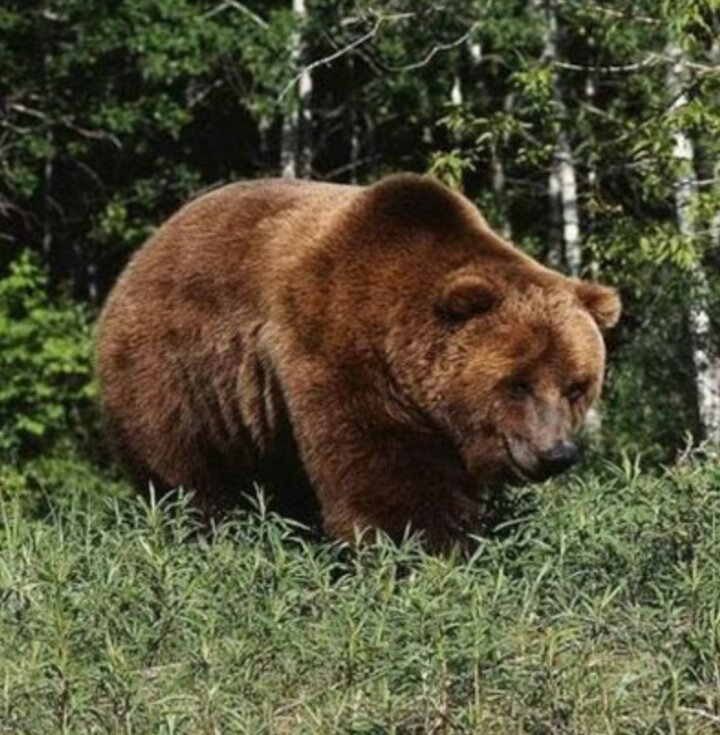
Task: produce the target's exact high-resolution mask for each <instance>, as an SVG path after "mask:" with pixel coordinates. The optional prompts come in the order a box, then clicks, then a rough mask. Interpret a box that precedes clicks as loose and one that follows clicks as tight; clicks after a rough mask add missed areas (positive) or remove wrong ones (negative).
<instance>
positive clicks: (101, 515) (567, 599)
mask: <svg viewBox="0 0 720 735" xmlns="http://www.w3.org/2000/svg"><path fill="white" fill-rule="evenodd" d="M719 466H720V465H719V464H718V458H717V456H712V455H706V456H703V455H702V454H698V455H696V456H695V457H686V458H685V459H684V460H683V462H682V463H680V464H679V465H678V466H677V467H675V468H674V469H673V470H672V471H668V472H664V473H661V474H656V475H650V474H646V473H644V472H643V471H642V470H641V468H640V466H639V465H638V463H637V462H635V461H631V460H630V459H626V460H625V461H624V463H623V464H621V465H619V466H608V467H606V468H605V469H604V470H603V471H602V472H600V473H586V474H585V475H584V476H580V477H576V478H574V479H570V480H567V481H565V482H556V483H548V484H546V485H543V486H541V487H539V488H536V489H535V490H533V491H530V492H528V491H524V492H520V493H519V494H518V495H517V496H515V498H514V502H515V511H516V515H515V517H514V518H512V519H508V520H506V521H505V523H504V525H502V526H500V527H498V528H497V529H496V531H495V533H494V534H493V535H491V536H488V537H487V538H484V539H482V540H481V541H480V543H479V547H478V549H477V552H476V553H475V555H474V556H473V558H472V559H470V560H468V561H461V560H458V559H452V558H450V559H443V558H434V557H430V556H428V555H426V554H425V553H423V552H422V551H421V550H420V549H419V548H418V546H417V544H415V543H413V542H408V543H405V544H403V545H402V546H401V547H394V546H392V545H391V544H389V543H387V542H386V541H384V540H382V539H380V540H378V541H377V542H375V543H372V544H370V545H367V546H365V547H363V548H361V549H359V550H356V551H351V550H350V549H347V548H342V547H339V546H337V545H330V544H328V543H317V542H311V541H309V540H307V539H305V538H303V537H302V535H300V534H299V533H298V532H297V530H295V529H293V528H292V527H291V526H289V525H287V524H285V523H283V522H281V521H280V520H279V519H277V518H275V517H273V516H272V515H268V514H267V513H264V512H263V511H262V505H260V513H259V514H257V515H254V516H252V517H243V518H240V517H239V518H237V519H236V520H233V521H231V522H227V523H225V524H223V525H222V526H221V527H220V528H219V529H218V530H217V532H216V533H215V534H214V535H213V536H212V537H207V536H203V535H200V536H197V535H196V534H195V533H194V526H193V518H192V515H191V513H190V511H189V510H188V509H187V507H186V506H185V505H184V503H183V502H182V501H181V502H180V503H179V504H177V505H168V504H167V503H164V502H163V503H154V504H153V503H149V504H148V503H143V502H141V501H139V500H137V499H132V500H130V499H123V498H120V499H117V500H114V501H105V502H99V501H98V499H97V497H96V496H95V494H94V492H93V491H92V490H90V489H89V488H88V487H87V486H86V481H76V480H75V479H74V477H71V478H70V479H69V480H68V483H67V485H66V487H65V493H66V495H67V499H63V497H62V494H63V493H62V489H61V488H59V487H58V488H55V490H54V492H53V493H52V495H50V497H49V499H48V505H47V507H46V508H45V509H44V510H43V511H42V512H40V513H36V515H35V517H33V516H31V515H30V514H29V513H28V512H26V511H24V510H23V509H22V506H21V503H20V502H19V501H18V499H17V496H16V495H15V494H14V493H13V492H12V491H8V488H7V487H6V486H5V485H4V484H2V485H0V548H1V549H2V564H0V601H1V602H2V604H0V681H2V687H0V731H1V732H7V733H13V734H15V733H17V734H18V735H19V734H21V733H45V732H58V733H60V732H67V733H70V732H88V733H93V732H97V733H100V732H133V733H137V734H138V735H151V734H152V735H156V734H157V733H167V734H169V733H175V734H176V735H181V734H184V733H188V735H189V734H191V733H192V734H193V735H195V733H201V732H237V733H252V734H253V735H261V734H262V733H268V734H270V733H278V732H292V733H297V734H298V735H303V734H304V733H308V734H310V733H312V735H325V734H327V735H336V733H428V732H433V731H438V732H441V731H444V732H448V733H485V732H488V733H489V732H492V733H497V734H498V735H504V734H505V733H507V734H508V735H509V734H510V733H518V732H522V733H531V732H532V733H550V732H552V733H567V734H568V735H569V734H570V733H574V734H575V735H582V734H587V735H596V734H597V733H602V732H608V733H619V732H637V733H640V732H642V733H650V732H658V733H660V732H677V733H680V732H682V733H687V734H688V735H701V734H703V735H704V734H705V733H710V732H713V731H714V724H713V723H714V718H715V717H716V713H717V711H718V708H719V707H720V700H719V696H720V694H719V692H718V688H717V680H718V676H719V675H720V671H719V670H718V661H720V635H719V629H718V616H719V615H720V610H719V609H718V599H719V598H720V565H719V564H718V559H717V548H718V544H720V527H719V526H718V524H717V523H716V521H715V519H716V518H717V517H718V515H720V492H718V487H720V471H719V470H718V467H719ZM0 482H2V479H0Z"/></svg>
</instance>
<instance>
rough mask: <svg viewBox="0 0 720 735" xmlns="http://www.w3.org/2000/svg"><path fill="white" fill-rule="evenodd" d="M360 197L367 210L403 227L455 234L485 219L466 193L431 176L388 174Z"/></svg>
mask: <svg viewBox="0 0 720 735" xmlns="http://www.w3.org/2000/svg"><path fill="white" fill-rule="evenodd" d="M363 201H364V202H365V206H366V207H367V208H368V209H367V210H366V213H367V212H369V213H371V214H372V215H373V216H378V217H380V218H381V219H382V220H383V221H385V222H391V223H396V224H398V225H400V226H402V227H422V228H426V229H429V230H432V231H434V232H443V233H447V234H453V233H455V234H457V233H460V232H462V231H464V230H466V229H467V228H468V227H469V226H471V225H474V224H477V223H478V222H480V223H483V222H484V220H482V217H481V216H480V213H479V212H478V211H477V210H476V209H475V207H474V206H473V205H472V204H471V203H470V202H469V201H467V200H466V199H465V197H463V196H462V195H461V194H459V193H458V192H455V191H452V190H451V189H449V188H448V187H447V186H445V185H444V184H442V183H441V182H440V181H438V180H437V179H434V178H433V177H431V176H420V175H418V174H394V175H392V176H387V177H385V178H384V179H382V180H381V181H379V182H378V183H376V184H374V185H373V186H371V187H370V188H369V189H367V190H366V193H365V197H364V199H363Z"/></svg>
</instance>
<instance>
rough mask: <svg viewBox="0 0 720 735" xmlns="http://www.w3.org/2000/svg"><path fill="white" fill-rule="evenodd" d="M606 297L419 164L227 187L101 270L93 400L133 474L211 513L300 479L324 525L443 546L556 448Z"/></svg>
mask: <svg viewBox="0 0 720 735" xmlns="http://www.w3.org/2000/svg"><path fill="white" fill-rule="evenodd" d="M619 308H620V307H619V301H618V298H617V296H616V295H615V293H614V292H613V291H612V290H610V289H608V288H606V287H603V286H600V285H598V284H594V283H589V282H583V281H577V280H572V279H568V278H566V277H564V276H563V275H561V274H559V273H556V272H554V271H551V270H549V269H547V268H545V267H543V266H541V265H540V264H539V263H537V262H536V261H534V260H532V259H531V258H529V257H528V256H526V255H524V254H523V253H521V252H520V251H518V250H517V249H515V248H514V247H513V246H512V245H510V244H509V243H507V242H505V241H503V240H502V239H501V238H500V237H499V236H498V235H497V234H495V233H494V232H493V231H492V230H491V229H490V228H489V227H488V225H487V223H486V222H485V220H484V219H483V218H482V216H481V215H480V214H479V213H478V211H477V210H476V209H475V208H474V207H473V206H472V205H471V203H470V202H469V201H468V200H466V199H465V198H464V197H462V196H461V195H459V194H457V193H455V192H453V191H451V190H449V189H447V188H445V187H444V186H442V185H441V184H439V183H438V182H436V181H435V180H433V179H430V178H427V177H420V176H415V175H399V176H392V177H389V178H387V179H385V180H383V181H381V182H379V183H378V184H376V185H374V186H371V187H354V186H340V185H331V184H321V183H309V182H298V181H285V180H282V181H280V180H277V181H274V180H269V181H258V182H251V183H242V184H235V185H231V186H227V187H224V188H222V189H219V190H217V191H214V192H212V193H210V194H206V195H204V196H202V197H200V198H199V199H197V200H195V201H192V202H190V203H189V204H187V205H186V206H185V207H184V208H182V209H181V210H180V211H179V212H178V213H177V214H176V215H175V216H173V217H172V218H171V219H170V220H169V221H168V222H167V223H165V224H164V225H163V226H162V227H161V228H160V229H159V230H158V232H157V234H156V235H155V236H154V237H153V238H152V239H151V240H150V241H149V242H148V243H147V244H146V245H145V246H144V247H142V248H141V249H140V250H139V251H138V252H137V253H136V254H135V256H134V257H133V259H132V261H131V262H130V264H129V265H128V267H127V268H126V270H125V272H124V273H123V274H122V276H121V278H120V279H119V281H118V283H117V285H116V286H115V288H114V290H113V291H112V293H111V295H110V297H109V298H108V301H107V303H106V305H105V308H104V310H103V313H102V316H101V320H100V325H99V333H98V346H97V374H98V378H99V382H100V388H101V402H102V409H103V413H104V417H105V421H106V424H107V426H108V429H109V431H110V432H111V435H112V437H113V439H114V441H115V444H116V446H117V449H118V451H119V453H120V456H121V458H122V459H123V460H124V463H125V464H126V466H127V467H128V469H129V471H130V472H131V473H132V475H133V477H134V478H135V480H136V481H137V483H138V484H139V485H140V486H141V487H147V486H148V483H149V482H152V483H154V484H155V486H156V487H159V488H174V487H178V486H184V487H186V488H191V489H193V490H194V491H195V493H196V498H197V500H198V502H199V504H200V506H201V508H202V509H203V510H204V511H205V512H206V513H208V514H212V513H214V512H215V511H216V510H218V509H222V508H227V507H230V506H232V505H234V504H235V503H236V502H237V500H238V499H239V498H240V497H241V494H242V493H243V492H246V491H247V490H248V489H250V488H251V483H252V481H253V480H260V481H261V482H266V483H267V484H269V485H274V486H275V489H276V490H277V492H278V495H279V496H281V497H282V498H284V500H285V501H286V505H289V506H292V505H293V494H294V493H297V494H298V499H299V495H300V493H301V492H302V491H301V486H302V485H303V484H306V483H308V482H309V486H310V487H311V488H312V491H313V494H314V497H315V498H316V499H317V501H319V506H320V511H321V515H322V521H323V523H324V526H325V527H326V529H327V530H328V531H329V532H330V533H331V534H333V535H335V536H337V537H339V538H345V539H351V538H353V536H354V535H355V533H356V532H357V531H358V530H362V529H366V528H380V529H383V530H385V531H387V532H389V533H391V534H401V533H403V532H404V531H405V529H406V528H407V527H408V526H409V527H410V528H412V529H414V530H417V531H421V532H422V533H423V534H424V537H425V539H426V542H427V543H428V544H429V545H430V546H432V547H444V546H446V545H447V544H449V543H451V542H452V541H453V540H455V539H457V538H459V537H460V536H461V535H462V534H463V533H464V532H465V531H468V530H472V529H473V528H475V527H476V524H477V523H478V521H479V519H481V518H482V513H483V508H484V501H485V499H486V498H487V496H488V493H491V492H493V491H494V489H495V488H496V487H498V486H500V485H502V483H503V482H505V481H506V479H507V478H508V477H509V476H511V475H512V476H515V477H521V478H527V479H532V478H535V477H540V476H545V475H546V474H551V473H552V472H554V471H555V470H557V469H559V468H561V467H562V466H563V465H564V464H567V463H568V462H564V461H562V460H563V458H564V459H565V460H568V459H569V458H568V456H567V455H568V452H567V451H566V448H567V447H568V446H570V442H571V437H572V432H573V431H574V430H575V429H576V428H577V427H578V425H579V424H580V422H581V421H582V417H583V415H584V414H585V412H586V411H587V410H588V408H589V406H590V405H591V404H592V402H593V401H594V400H595V398H596V397H597V395H598V393H599V391H600V386H601V382H602V375H603V370H604V357H605V355H604V347H603V340H602V338H601V331H603V330H605V329H607V328H609V327H611V326H612V325H613V324H614V323H615V322H616V321H617V318H618V315H619ZM558 448H560V449H558ZM561 455H562V456H561ZM558 458H559V459H558Z"/></svg>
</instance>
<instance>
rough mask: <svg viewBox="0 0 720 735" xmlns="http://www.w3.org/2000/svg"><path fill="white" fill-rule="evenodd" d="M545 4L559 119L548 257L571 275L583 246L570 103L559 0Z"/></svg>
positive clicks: (547, 58)
mask: <svg viewBox="0 0 720 735" xmlns="http://www.w3.org/2000/svg"><path fill="white" fill-rule="evenodd" d="M543 6H544V7H543V9H544V20H545V38H544V43H543V61H544V62H545V63H546V64H549V65H551V67H552V69H551V72H552V94H553V104H554V106H555V111H556V114H557V118H558V120H559V132H558V137H557V141H556V144H555V152H554V154H553V160H552V164H551V169H550V176H549V181H548V189H549V196H550V211H551V218H552V223H553V241H552V243H551V248H550V254H549V259H550V262H551V264H552V265H554V266H559V265H564V266H565V267H566V268H567V270H568V271H569V272H570V274H571V275H573V276H578V275H579V274H580V271H581V268H582V248H581V243H580V212H579V208H578V198H577V174H576V171H575V159H574V156H573V151H572V147H571V145H570V138H569V136H568V133H567V131H566V129H565V124H566V120H567V106H566V105H565V101H564V99H563V94H562V88H561V85H560V77H559V75H558V74H557V72H556V71H555V68H554V65H555V63H556V62H557V61H558V49H557V35H558V23H557V4H556V0H545V1H544V3H543Z"/></svg>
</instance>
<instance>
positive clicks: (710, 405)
mask: <svg viewBox="0 0 720 735" xmlns="http://www.w3.org/2000/svg"><path fill="white" fill-rule="evenodd" d="M668 56H669V57H670V58H671V59H672V63H671V65H670V67H669V69H668V74H667V92H668V96H669V98H670V100H671V112H674V111H677V110H679V109H682V108H683V107H684V106H685V105H687V104H688V97H687V93H686V91H685V90H686V87H687V82H688V68H687V59H686V58H685V54H684V52H683V50H682V49H681V48H680V46H679V45H677V44H674V43H671V44H670V46H669V47H668ZM673 158H674V160H675V163H676V165H677V173H676V176H675V211H676V216H677V223H678V229H679V230H680V234H681V235H682V236H684V237H687V238H697V237H698V233H697V228H696V225H695V222H694V220H693V216H692V210H691V208H692V201H693V198H694V196H695V194H696V192H697V176H696V173H695V153H694V148H693V142H692V140H691V139H690V137H689V136H688V135H687V133H686V132H685V131H684V130H682V129H681V128H679V127H678V128H676V129H675V130H674V131H673ZM692 277H693V287H692V297H691V303H690V308H689V313H688V322H689V327H690V334H691V337H692V350H693V365H694V368H695V386H696V391H697V408H698V417H699V419H700V429H701V432H702V434H703V436H704V437H705V438H706V439H709V440H710V441H711V442H713V443H714V444H720V355H718V353H717V350H715V349H714V348H713V344H712V334H711V323H710V316H709V314H708V312H707V299H708V293H709V286H708V279H707V274H706V273H705V269H704V267H703V263H702V261H701V260H698V262H697V263H696V264H695V266H694V267H693V272H692Z"/></svg>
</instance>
